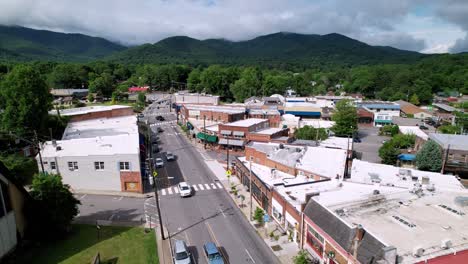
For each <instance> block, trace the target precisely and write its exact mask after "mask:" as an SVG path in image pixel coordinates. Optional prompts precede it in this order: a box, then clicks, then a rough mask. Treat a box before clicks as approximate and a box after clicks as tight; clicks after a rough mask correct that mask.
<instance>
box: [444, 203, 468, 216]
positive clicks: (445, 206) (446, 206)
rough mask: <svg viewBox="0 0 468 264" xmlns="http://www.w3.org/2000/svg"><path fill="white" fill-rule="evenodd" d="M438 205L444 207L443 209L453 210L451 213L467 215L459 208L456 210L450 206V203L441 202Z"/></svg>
mask: <svg viewBox="0 0 468 264" xmlns="http://www.w3.org/2000/svg"><path fill="white" fill-rule="evenodd" d="M438 206H439V207H440V208H443V209H445V210H447V211H449V212H451V213H454V214H456V215H459V216H463V215H465V213H464V212H462V211H459V210H456V209H453V208H451V207H450V206H448V205H445V204H439V205H438Z"/></svg>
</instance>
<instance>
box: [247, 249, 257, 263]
mask: <svg viewBox="0 0 468 264" xmlns="http://www.w3.org/2000/svg"><path fill="white" fill-rule="evenodd" d="M245 252H247V255H249V258H250V259H251V260H252V262H253V263H255V260H254V259H253V258H252V255H250V252H249V251H248V250H247V249H245Z"/></svg>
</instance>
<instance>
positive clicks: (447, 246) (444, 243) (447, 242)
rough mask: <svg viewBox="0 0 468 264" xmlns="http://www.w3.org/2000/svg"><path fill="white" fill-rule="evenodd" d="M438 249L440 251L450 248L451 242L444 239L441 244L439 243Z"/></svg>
mask: <svg viewBox="0 0 468 264" xmlns="http://www.w3.org/2000/svg"><path fill="white" fill-rule="evenodd" d="M440 247H441V248H442V249H449V248H451V247H452V240H450V239H444V240H442V242H441V243H440Z"/></svg>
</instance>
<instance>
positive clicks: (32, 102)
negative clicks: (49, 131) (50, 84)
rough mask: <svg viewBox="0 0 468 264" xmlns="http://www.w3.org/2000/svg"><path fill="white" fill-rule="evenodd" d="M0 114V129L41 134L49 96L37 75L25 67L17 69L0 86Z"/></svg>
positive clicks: (43, 82) (49, 104)
mask: <svg viewBox="0 0 468 264" xmlns="http://www.w3.org/2000/svg"><path fill="white" fill-rule="evenodd" d="M0 97H2V98H3V108H4V109H3V110H4V111H3V114H2V115H0V117H1V124H0V127H1V129H3V130H6V131H12V132H14V133H18V134H24V133H25V132H27V131H31V130H41V128H43V124H45V123H46V121H47V117H48V111H49V110H50V109H51V107H52V104H51V102H52V95H51V94H50V93H49V89H48V88H47V84H46V82H45V80H44V79H43V78H42V76H41V75H40V73H39V72H38V71H37V70H35V69H34V68H33V67H31V66H28V65H18V66H16V67H15V68H14V69H13V70H12V71H11V72H9V73H8V74H7V75H6V76H5V78H4V80H3V81H2V82H1V83H0Z"/></svg>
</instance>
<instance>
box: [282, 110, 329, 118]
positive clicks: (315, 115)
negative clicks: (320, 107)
mask: <svg viewBox="0 0 468 264" xmlns="http://www.w3.org/2000/svg"><path fill="white" fill-rule="evenodd" d="M285 114H291V115H295V116H314V117H320V115H321V113H320V112H306V111H285Z"/></svg>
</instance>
